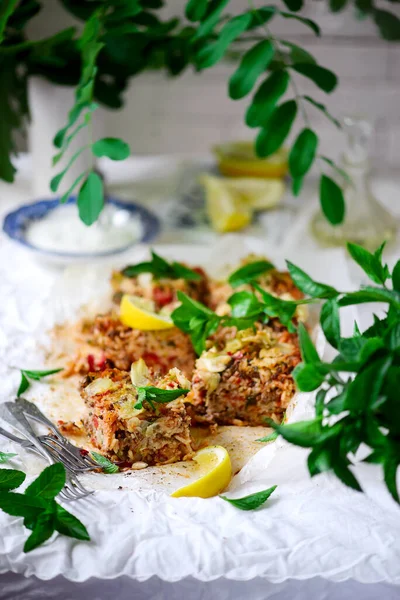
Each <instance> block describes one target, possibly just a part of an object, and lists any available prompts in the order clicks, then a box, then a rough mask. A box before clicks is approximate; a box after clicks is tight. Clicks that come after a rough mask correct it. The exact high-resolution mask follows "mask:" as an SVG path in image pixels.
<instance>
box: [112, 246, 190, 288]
mask: <svg viewBox="0 0 400 600" xmlns="http://www.w3.org/2000/svg"><path fill="white" fill-rule="evenodd" d="M151 255H152V260H151V261H147V262H142V263H138V264H137V265H129V266H128V267H125V269H123V270H122V271H121V272H122V275H124V277H136V276H137V275H140V273H152V275H154V277H156V278H158V279H186V280H187V281H199V280H200V279H201V275H200V273H197V272H196V271H193V269H189V268H188V267H185V265H183V264H182V263H178V262H172V263H168V262H167V261H166V260H165V259H164V258H162V257H161V256H159V255H158V254H156V253H155V252H154V251H152V253H151Z"/></svg>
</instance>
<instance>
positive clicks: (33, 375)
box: [17, 368, 63, 398]
mask: <svg viewBox="0 0 400 600" xmlns="http://www.w3.org/2000/svg"><path fill="white" fill-rule="evenodd" d="M60 371H63V369H62V368H61V369H50V370H48V371H30V370H27V369H21V381H20V384H19V388H18V391H17V397H18V398H19V397H20V396H21V394H23V393H24V392H26V390H27V389H29V386H30V385H31V384H30V381H29V380H30V379H33V380H34V381H40V380H41V379H43V377H47V376H48V375H54V374H55V373H60Z"/></svg>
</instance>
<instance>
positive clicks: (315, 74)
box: [291, 63, 338, 93]
mask: <svg viewBox="0 0 400 600" xmlns="http://www.w3.org/2000/svg"><path fill="white" fill-rule="evenodd" d="M291 68H292V69H294V70H295V71H296V72H297V73H300V75H303V76H304V77H307V78H308V79H311V81H313V82H314V83H315V84H316V85H317V86H318V87H319V88H320V89H321V90H323V91H324V92H327V93H330V92H333V90H334V89H335V87H336V86H337V83H338V79H337V77H336V75H335V73H333V72H332V71H330V70H329V69H326V68H325V67H321V66H320V65H314V64H311V63H295V64H294V65H292V67H291Z"/></svg>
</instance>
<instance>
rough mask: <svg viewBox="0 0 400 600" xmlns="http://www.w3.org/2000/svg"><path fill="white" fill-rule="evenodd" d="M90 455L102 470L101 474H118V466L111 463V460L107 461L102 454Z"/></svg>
mask: <svg viewBox="0 0 400 600" xmlns="http://www.w3.org/2000/svg"><path fill="white" fill-rule="evenodd" d="M91 455H92V457H93V459H94V460H95V461H96V462H97V463H98V464H99V465H100V467H101V468H102V469H103V472H104V473H107V475H111V474H113V473H118V472H119V467H118V465H116V464H114V463H113V462H111V460H108V458H106V457H105V456H103V455H102V454H99V453H98V452H91Z"/></svg>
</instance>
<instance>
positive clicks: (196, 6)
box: [185, 0, 208, 21]
mask: <svg viewBox="0 0 400 600" xmlns="http://www.w3.org/2000/svg"><path fill="white" fill-rule="evenodd" d="M207 4H208V0H189V2H188V3H187V4H186V8H185V15H186V17H187V19H188V20H189V21H201V20H202V19H203V17H205V15H206V12H207Z"/></svg>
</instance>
